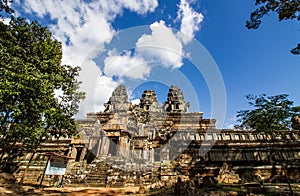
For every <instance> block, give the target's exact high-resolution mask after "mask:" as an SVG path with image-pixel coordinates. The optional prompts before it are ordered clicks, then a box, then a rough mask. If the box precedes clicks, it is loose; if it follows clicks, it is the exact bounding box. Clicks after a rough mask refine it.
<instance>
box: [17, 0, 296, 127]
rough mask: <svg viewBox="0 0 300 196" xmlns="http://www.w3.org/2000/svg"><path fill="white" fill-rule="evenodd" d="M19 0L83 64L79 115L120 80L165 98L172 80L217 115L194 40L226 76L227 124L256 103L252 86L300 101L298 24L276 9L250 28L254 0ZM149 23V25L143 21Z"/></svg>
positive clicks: (95, 106)
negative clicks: (192, 48) (192, 54)
mask: <svg viewBox="0 0 300 196" xmlns="http://www.w3.org/2000/svg"><path fill="white" fill-rule="evenodd" d="M13 6H14V7H15V9H16V14H19V15H22V16H25V17H27V18H29V19H30V20H33V19H36V20H38V21H40V22H41V23H42V24H43V25H46V26H48V27H49V29H50V30H51V31H52V32H53V35H54V37H55V38H57V39H59V40H60V41H62V43H63V53H64V59H63V63H67V64H71V65H78V66H81V67H82V70H83V71H82V74H81V78H80V79H81V80H82V81H83V86H82V90H84V91H86V92H87V99H86V100H85V101H84V102H83V103H82V104H81V106H80V115H79V116H78V117H79V118H82V117H83V116H84V113H86V112H93V111H98V110H101V109H103V107H102V105H103V103H104V102H106V101H107V100H108V97H109V96H110V94H111V92H112V90H113V89H114V88H115V87H116V85H118V84H119V83H123V84H125V85H126V86H127V87H128V90H129V94H130V99H131V100H134V102H136V101H137V100H136V99H138V98H139V97H140V95H141V92H142V91H143V90H145V89H149V88H152V89H154V90H156V91H157V95H158V99H159V101H160V102H163V101H165V100H166V98H167V97H166V96H167V91H168V85H170V84H172V83H174V84H175V85H179V86H180V87H181V88H182V90H183V92H184V94H185V98H186V100H187V101H190V102H191V104H192V105H191V111H199V110H200V111H202V112H204V117H206V118H210V117H211V113H212V108H211V105H212V102H213V101H212V100H213V99H212V92H211V91H210V90H211V89H209V86H213V84H211V81H209V82H210V84H208V80H207V79H206V77H205V76H204V75H203V74H202V72H201V71H202V70H200V71H199V69H197V68H199V66H198V65H193V63H192V62H191V61H190V59H189V57H190V56H189V55H190V53H188V52H187V48H188V47H189V44H191V43H192V42H193V41H196V42H199V43H201V44H202V45H203V46H204V47H205V48H206V49H207V51H208V52H209V54H210V55H211V57H212V58H213V59H214V61H215V63H216V66H217V68H218V69H219V71H220V74H221V76H222V79H223V82H224V87H225V91H226V99H225V102H226V116H224V118H225V123H224V125H223V127H229V128H230V127H232V125H233V124H236V122H235V116H236V112H237V111H238V110H241V109H247V108H248V106H247V101H246V99H245V95H247V94H257V95H259V94H262V93H266V94H268V95H276V94H282V93H286V94H289V95H290V99H291V100H293V101H294V103H295V105H300V101H299V97H300V87H299V84H300V77H299V71H300V67H299V66H300V56H295V55H292V54H291V53H290V52H289V50H290V49H291V48H293V47H294V46H296V44H297V43H298V42H300V36H299V30H300V29H299V27H298V24H297V23H296V22H294V21H283V22H278V21H277V18H276V16H275V15H273V14H270V15H269V16H267V17H265V18H264V20H263V23H262V24H261V27H260V28H259V29H257V30H248V29H247V28H246V27H245V21H246V20H247V19H248V18H249V16H250V13H251V12H252V11H253V10H254V9H255V7H254V1H240V0H227V1H219V0H202V1H188V0H177V1H163V0H160V1H157V0H141V1H135V0H127V1H125V0H107V1H104V0H98V1H93V0H89V1H80V0H65V1H56V0H48V1H43V0H37V1H33V0H23V1H22V0H20V1H15V3H14V4H13ZM183 24H185V25H183ZM141 25H146V26H144V27H143V28H136V27H139V26H141ZM128 29H129V30H128ZM183 34H184V35H187V36H183ZM118 35H120V36H124V37H126V39H124V40H123V42H124V43H119V42H118V41H116V44H114V43H113V40H114V39H115V40H118V39H117V38H118ZM192 38H193V39H194V40H193V39H192ZM125 42H128V44H127V43H125ZM126 44H127V45H126ZM149 44H150V45H151V44H154V45H155V46H158V47H156V48H155V47H154V48H153V47H152V46H151V47H152V48H151V47H149ZM145 46H147V47H148V48H147V47H145ZM130 47H132V48H130ZM124 48H125V49H126V50H124ZM162 48H167V49H166V50H162ZM121 49H123V50H121ZM204 50H205V49H203V51H204ZM196 52H197V51H196ZM199 53H201V51H199ZM195 54H197V53H195ZM190 58H193V57H190ZM205 62H207V59H203V63H204V64H205ZM205 65H206V66H208V65H210V64H205ZM211 70H213V68H211ZM216 77H218V76H216ZM216 80H217V78H216ZM216 85H217V83H216ZM218 85H219V84H218ZM218 88H219V86H218V87H216V89H215V90H217V89H218ZM214 96H215V94H214ZM220 97H222V96H220ZM222 99H223V98H222ZM216 105H217V104H216ZM213 117H218V115H213ZM220 126H222V125H220Z"/></svg>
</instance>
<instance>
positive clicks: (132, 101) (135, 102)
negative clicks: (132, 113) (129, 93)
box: [130, 99, 141, 105]
mask: <svg viewBox="0 0 300 196" xmlns="http://www.w3.org/2000/svg"><path fill="white" fill-rule="evenodd" d="M130 102H131V103H132V105H139V104H140V102H141V100H140V99H134V100H131V101H130Z"/></svg>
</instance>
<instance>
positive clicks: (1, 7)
mask: <svg viewBox="0 0 300 196" xmlns="http://www.w3.org/2000/svg"><path fill="white" fill-rule="evenodd" d="M11 2H12V0H0V17H2V14H1V12H5V13H6V14H11V13H13V12H14V10H13V9H12V8H11V7H10V6H9V4H10V3H11Z"/></svg>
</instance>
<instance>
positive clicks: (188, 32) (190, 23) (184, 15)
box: [177, 0, 204, 44]
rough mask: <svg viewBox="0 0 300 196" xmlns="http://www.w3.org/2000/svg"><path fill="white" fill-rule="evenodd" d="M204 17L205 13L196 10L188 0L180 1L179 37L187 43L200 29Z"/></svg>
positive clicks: (178, 13)
mask: <svg viewBox="0 0 300 196" xmlns="http://www.w3.org/2000/svg"><path fill="white" fill-rule="evenodd" d="M203 19H204V17H203V15H202V14H201V13H198V12H196V11H194V10H193V8H192V7H191V6H190V3H189V2H188V1H187V0H181V1H180V4H179V9H178V12H177V20H180V21H181V24H180V32H179V33H178V37H179V38H180V39H181V40H182V42H183V43H184V44H187V43H188V42H190V41H191V40H192V39H193V38H194V36H195V32H196V31H199V29H200V24H201V22H202V21H203Z"/></svg>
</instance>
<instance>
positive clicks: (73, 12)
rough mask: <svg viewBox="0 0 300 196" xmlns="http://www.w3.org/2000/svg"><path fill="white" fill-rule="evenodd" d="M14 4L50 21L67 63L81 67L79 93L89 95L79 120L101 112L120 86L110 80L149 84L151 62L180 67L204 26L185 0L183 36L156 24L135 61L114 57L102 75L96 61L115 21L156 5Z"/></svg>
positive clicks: (121, 0)
mask: <svg viewBox="0 0 300 196" xmlns="http://www.w3.org/2000/svg"><path fill="white" fill-rule="evenodd" d="M15 3H17V4H19V5H21V4H22V5H21V6H22V7H23V9H24V10H25V11H26V12H27V13H30V14H36V16H38V17H40V18H42V19H46V20H49V17H50V19H51V20H52V23H50V26H49V29H50V30H51V32H52V33H53V35H54V37H55V38H56V39H58V40H60V41H61V42H62V46H63V63H64V64H70V65H74V66H81V67H82V71H81V74H80V78H79V79H80V80H81V81H82V82H83V83H82V87H81V90H82V91H85V92H86V93H87V94H86V99H85V100H84V101H83V102H82V103H81V106H80V114H79V116H81V117H83V115H84V114H85V113H86V112H92V111H98V110H99V109H103V103H105V102H107V100H108V99H109V97H110V95H111V93H112V91H113V90H114V88H115V87H116V86H117V82H115V81H114V80H113V79H112V76H115V75H117V76H119V77H121V78H122V77H128V78H130V79H146V78H147V76H148V75H149V74H150V72H151V68H152V67H151V66H150V65H151V62H153V61H159V62H160V63H161V65H162V66H164V67H166V68H179V67H181V66H182V64H183V63H182V58H183V57H184V55H185V54H184V51H183V43H184V44H186V43H188V42H189V41H191V39H192V38H193V37H194V35H195V32H196V31H198V30H199V28H200V23H201V22H202V20H203V16H202V14H201V13H197V12H196V11H194V10H193V9H192V7H191V6H190V4H189V3H188V2H187V0H181V2H180V5H179V6H178V12H177V14H178V16H177V20H179V21H180V22H181V26H180V32H179V33H177V34H174V32H173V31H172V29H171V28H170V27H167V26H166V25H165V22H164V21H159V22H154V23H153V24H151V25H150V28H151V34H149V35H146V34H144V35H143V36H141V37H140V39H139V40H138V41H137V43H136V51H135V55H130V53H129V52H128V53H125V54H116V52H115V51H110V52H109V53H108V56H107V57H106V59H105V60H104V69H103V70H101V69H100V68H99V66H97V64H96V62H95V61H94V60H93V58H94V57H95V55H96V54H99V53H100V52H103V51H104V46H105V44H106V43H109V42H110V41H111V39H112V37H113V36H114V34H115V32H116V31H115V30H114V29H113V27H112V22H113V21H114V20H115V18H116V17H117V16H118V15H122V12H123V10H124V9H128V10H130V11H133V12H136V13H138V14H142V15H145V14H147V13H148V12H154V11H155V8H156V7H157V6H158V1H157V0H90V1H84V0H64V1H58V0H46V1H45V0H34V1H33V0H24V1H18V0H16V1H15ZM102 71H103V72H104V73H105V75H103V74H102ZM98 106H99V107H98ZM95 107H96V108H95Z"/></svg>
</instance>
